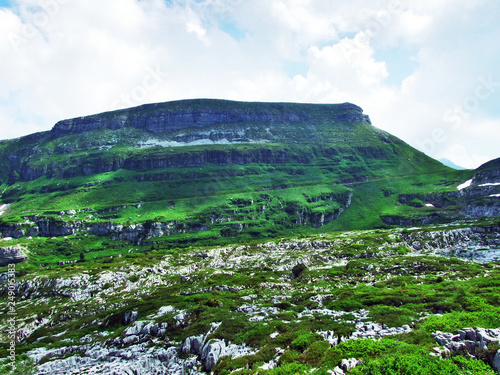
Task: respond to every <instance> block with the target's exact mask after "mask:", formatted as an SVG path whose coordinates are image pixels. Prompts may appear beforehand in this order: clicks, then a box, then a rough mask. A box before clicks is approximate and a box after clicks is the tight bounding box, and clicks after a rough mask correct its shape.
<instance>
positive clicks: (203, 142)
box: [137, 138, 266, 148]
mask: <svg viewBox="0 0 500 375" xmlns="http://www.w3.org/2000/svg"><path fill="white" fill-rule="evenodd" d="M239 143H266V141H265V140H259V141H255V140H248V141H229V140H228V139H226V138H223V139H219V140H216V141H212V140H211V139H198V140H196V141H191V142H177V141H162V140H160V139H153V138H150V139H148V140H147V141H145V142H140V143H138V144H137V146H138V147H141V148H149V147H157V146H160V147H184V146H206V145H230V144H239Z"/></svg>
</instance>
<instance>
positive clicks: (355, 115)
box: [0, 100, 467, 239]
mask: <svg viewBox="0 0 500 375" xmlns="http://www.w3.org/2000/svg"><path fill="white" fill-rule="evenodd" d="M466 174H467V172H462V173H460V172H456V171H452V170H451V169H448V168H447V167H444V166H443V165H442V164H441V163H439V162H436V161H435V160H433V159H431V158H429V157H427V156H426V155H424V154H423V153H421V152H419V151H417V150H415V149H413V148H412V147H410V146H408V145H407V144H405V143H404V142H402V141H401V140H399V139H397V138H396V137H394V136H392V135H390V134H388V133H386V132H384V131H382V130H379V129H377V128H375V127H374V126H372V125H371V123H370V121H369V119H368V117H367V116H365V115H363V113H362V110H361V109H360V108H359V107H357V106H354V105H352V104H348V103H345V104H338V105H313V104H294V103H245V102H231V101H220V100H192V101H180V102H169V103H161V104H156V105H148V106H142V107H137V108H133V109H128V110H122V111H115V112H110V113H105V114H100V115H94V116H87V117H84V118H79V119H73V120H66V121H62V122H60V123H58V124H56V126H55V127H54V128H53V130H52V131H51V132H46V133H39V134H34V135H31V136H28V137H24V138H19V139H15V140H7V141H2V142H1V143H0V204H5V205H8V206H6V207H8V208H7V209H6V210H5V213H4V216H2V221H3V223H4V226H3V228H4V232H5V233H4V234H6V235H9V236H11V235H14V236H15V237H17V236H20V235H21V233H24V234H25V235H27V234H28V233H29V232H30V229H31V228H33V227H35V229H34V232H32V234H39V235H50V236H52V235H54V234H56V232H57V230H53V229H50V230H48V231H44V230H43V228H42V227H40V225H39V221H40V220H49V221H51V223H56V224H54V225H59V226H60V227H61V226H65V225H70V226H73V227H74V228H73V229H72V230H70V232H74V231H76V230H79V229H78V228H77V227H78V225H80V224H74V223H75V222H79V223H81V222H85V223H87V224H95V223H100V222H101V223H102V222H113V223H121V224H125V225H132V224H134V223H140V224H146V225H150V224H148V223H152V222H154V223H163V224H164V225H173V226H174V227H175V228H177V229H174V230H170V231H169V233H170V234H176V233H187V236H188V237H193V233H199V235H198V237H201V238H210V239H216V238H224V237H228V236H235V235H242V236H243V237H244V238H246V239H251V238H255V237H261V238H262V237H266V236H275V235H283V234H287V233H288V234H290V233H293V232H301V231H306V232H307V231H317V230H322V229H321V228H323V230H332V229H344V228H345V229H351V228H352V229H362V228H372V227H377V226H383V225H385V224H384V222H383V221H382V219H381V215H384V214H398V213H403V214H412V212H413V211H415V210H414V208H411V207H410V208H408V207H398V206H400V205H399V204H398V203H397V196H398V193H401V192H405V193H411V192H420V191H427V192H428V191H443V190H446V189H452V188H453V184H458V183H459V182H461V181H462V180H463V178H465V175H466ZM462 176H464V177H462ZM67 212H71V213H72V215H71V216H67V215H66V216H64V215H62V216H61V214H60V213H63V214H64V213H67ZM16 223H17V224H18V227H16V228H13V227H12V225H15V224H16ZM19 223H24V224H23V225H24V226H23V227H22V228H20V227H19ZM68 223H69V224H68ZM9 226H10V227H9ZM83 226H84V225H83V224H81V225H80V227H83ZM5 228H10V231H9V230H6V229H5ZM318 228H320V229H318ZM19 229H21V230H22V232H20V231H19ZM174 232H175V233H174ZM61 233H65V232H64V231H62V232H61ZM145 236H146V237H148V235H147V234H146V235H145ZM143 237H144V236H143ZM195 237H196V236H195Z"/></svg>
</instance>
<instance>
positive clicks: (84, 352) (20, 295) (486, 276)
mask: <svg viewBox="0 0 500 375" xmlns="http://www.w3.org/2000/svg"><path fill="white" fill-rule="evenodd" d="M499 196H500V159H497V160H492V161H491V162H489V163H486V164H484V165H483V166H481V167H480V168H478V169H476V170H463V171H459V170H454V169H450V168H448V167H446V166H444V165H443V164H442V163H440V162H438V161H436V160H434V159H432V158H430V157H428V156H426V155H425V154H423V153H421V152H419V151H418V150H415V149H414V148H412V147H410V146H409V145H407V144H406V143H405V142H403V141H402V140H400V139H398V138H396V137H394V136H392V135H391V134H388V133H387V132H385V131H382V130H380V129H377V128H376V127H374V126H373V125H372V124H371V121H370V119H369V117H368V116H367V115H366V114H364V113H363V110H362V109H361V108H360V107H358V106H356V105H354V104H350V103H342V104H298V103H250V102H233V101H227V100H208V99H198V100H183V101H175V102H167V103H159V104H149V105H144V106H140V107H136V108H130V109H125V110H119V111H114V112H107V113H102V114H97V115H92V116H85V117H80V118H75V119H69V120H64V121H61V122H58V123H57V124H55V125H54V127H53V128H52V130H50V131H47V132H42V133H36V134H32V135H29V136H26V137H22V138H18V139H11V140H4V141H0V312H2V314H0V373H5V374H14V373H16V374H17V373H26V374H37V375H46V374H51V375H59V374H60V375H63V374H68V373H85V374H111V373H113V374H119V375H122V374H123V375H124V374H132V373H133V374H137V375H150V374H159V375H167V374H168V375H174V374H175V375H181V374H187V373H189V374H192V375H202V374H208V373H212V374H214V375H228V374H233V373H234V374H248V375H250V374H269V375H280V374H313V375H320V374H329V373H333V374H337V375H342V374H346V373H349V374H382V375H388V374H396V375H402V374H410V375H416V374H422V373H423V374H440V373H445V372H446V373H448V372H449V373H451V374H458V375H465V374H479V375H492V374H494V371H499V370H500V351H499V350H498V349H499V343H500V329H499V327H500V307H499V298H498V285H500V268H499V267H498V262H499V261H500V251H499V250H498V249H500V225H499V218H500V203H499V202H500V200H499ZM13 316H15V319H12V317H13ZM14 334H15V335H14ZM13 347H15V355H12V356H11V353H12V352H13V351H12V348H13ZM12 364H14V365H15V366H16V370H15V371H14V370H13V369H12Z"/></svg>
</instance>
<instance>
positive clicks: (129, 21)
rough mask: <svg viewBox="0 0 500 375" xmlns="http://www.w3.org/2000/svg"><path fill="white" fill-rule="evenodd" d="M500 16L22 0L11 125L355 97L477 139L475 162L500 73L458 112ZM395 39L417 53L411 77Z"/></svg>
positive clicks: (407, 123) (0, 74)
mask: <svg viewBox="0 0 500 375" xmlns="http://www.w3.org/2000/svg"><path fill="white" fill-rule="evenodd" d="M40 4H52V8H47V7H45V9H43V7H42V8H41V7H39V6H38V7H37V5H40ZM54 4H55V5H54ZM499 16H500V9H498V7H497V6H496V4H495V3H494V2H492V1H489V0H480V1H476V2H473V3H472V2H470V1H467V0H453V1H452V0H442V1H439V2H436V1H431V0H421V1H418V2H409V1H406V0H353V1H350V2H345V1H343V0H342V1H341V0H315V1H312V0H276V1H271V2H270V1H267V0H255V1H251V2H250V1H243V0H186V1H180V0H172V1H168V2H165V1H164V0H141V1H139V0H105V4H104V3H103V2H102V1H97V0H88V1H85V2H83V1H75V0H51V1H50V2H45V1H41V0H18V1H17V2H16V6H15V8H13V9H12V10H9V9H7V10H5V9H0V82H2V90H1V91H0V132H1V136H0V137H1V138H9V137H14V136H19V135H23V134H27V133H30V132H34V131H37V130H46V129H49V128H50V127H51V126H52V125H53V124H54V123H55V122H56V121H58V120H60V119H63V118H68V117H74V116H80V115H84V114H91V113H97V112H102V111H106V110H110V109H115V108H118V107H127V106H131V105H139V104H142V103H146V102H155V101H166V100H175V99H182V98H192V97H216V98H227V99H236V100H264V101H287V100H288V101H301V102H322V103H324V102H343V101H352V102H354V103H356V104H359V105H361V106H362V107H363V108H364V109H365V112H366V113H368V114H369V115H370V117H371V118H372V121H373V123H374V125H375V126H377V127H381V128H384V129H386V130H388V131H390V132H392V133H394V134H395V135H397V136H399V137H400V138H403V139H404V140H405V141H407V142H408V143H410V144H412V145H413V146H416V147H419V148H420V149H423V150H424V151H426V152H428V153H429V154H431V155H432V156H436V157H438V156H440V155H445V154H446V155H452V154H453V155H458V154H459V153H460V152H461V151H463V150H462V149H460V148H459V147H458V146H457V145H460V147H465V148H466V150H467V154H468V155H472V156H470V157H468V159H467V160H466V162H467V163H470V165H472V163H477V162H479V160H481V161H482V160H483V159H484V158H494V157H498V156H500V155H498V146H497V145H496V143H495V142H494V141H493V140H498V139H500V126H499V125H500V110H499V109H498V108H497V107H496V105H495V103H497V102H498V99H499V98H500V86H499V88H497V87H495V88H494V90H492V92H491V95H490V96H489V97H488V98H487V99H481V100H479V101H478V105H477V106H476V107H477V108H475V109H474V111H466V115H467V116H466V117H464V118H463V121H462V123H461V124H460V126H454V125H456V124H453V123H451V122H450V121H446V120H445V119H446V117H445V115H446V114H447V113H448V112H447V111H449V110H450V109H453V108H455V107H456V106H457V105H458V106H460V105H462V106H463V105H464V103H467V100H468V99H470V97H471V95H472V97H473V98H474V95H475V93H476V88H477V85H478V82H480V79H481V77H483V78H485V77H486V78H488V77H490V76H491V77H493V79H495V80H498V81H500V68H499V67H498V64H497V62H498V61H499V60H500V51H499V50H498V49H496V48H495V47H494V46H495V45H496V43H497V41H498V40H499V38H500V27H499V26H498V25H497V24H498V22H497V19H498V17H499ZM228 25H231V27H232V28H234V29H235V30H238V31H239V35H238V36H235V35H232V34H231V28H228V27H227V26H228ZM390 49H393V50H396V51H398V54H399V55H400V56H401V55H402V56H407V58H406V59H405V60H404V61H401V62H400V63H401V64H407V63H408V61H414V62H413V64H414V65H412V66H409V70H408V76H407V77H405V79H402V80H401V82H400V83H399V84H395V82H393V81H391V83H390V84H389V83H388V77H390V76H391V69H392V68H391V67H393V66H394V65H395V64H396V65H397V64H398V61H384V60H383V58H381V57H380V56H386V55H387V53H386V52H387V51H389V50H390ZM379 52H384V53H386V54H384V53H382V54H379ZM389 55H390V54H389ZM288 63H296V64H299V65H300V66H301V67H302V69H301V70H302V71H300V72H298V73H297V74H295V75H294V76H289V74H290V72H289V71H287V70H286V66H287V64H288ZM396 83H397V82H396ZM469 103H472V102H469ZM448 114H450V113H448ZM459 151H460V152H459ZM456 158H457V157H455V160H456ZM450 159H452V158H451V157H450ZM452 160H453V159H452ZM458 164H460V163H458Z"/></svg>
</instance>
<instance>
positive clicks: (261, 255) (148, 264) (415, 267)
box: [1, 223, 500, 374]
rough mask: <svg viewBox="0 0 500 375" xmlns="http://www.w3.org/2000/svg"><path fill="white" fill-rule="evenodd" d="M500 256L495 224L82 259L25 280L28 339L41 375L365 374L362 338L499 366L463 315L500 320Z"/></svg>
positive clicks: (18, 284)
mask: <svg viewBox="0 0 500 375" xmlns="http://www.w3.org/2000/svg"><path fill="white" fill-rule="evenodd" d="M499 259H500V225H498V224H493V223H492V224H489V225H483V226H475V227H460V226H457V227H455V228H453V227H448V228H437V227H436V228H435V229H432V228H431V229H426V230H423V229H421V228H412V229H409V230H401V229H398V230H385V231H384V230H377V231H367V232H346V233H340V234H336V235H333V234H332V235H322V236H319V237H316V238H302V239H295V240H281V241H272V242H267V243H258V244H253V245H250V244H249V245H240V246H238V245H233V246H225V247H216V248H197V249H190V250H182V251H178V252H175V253H172V254H167V255H165V254H159V253H156V254H155V253H154V252H153V253H150V254H149V255H142V256H134V257H131V256H129V257H127V256H123V257H118V258H110V259H109V260H108V261H105V262H99V263H97V264H92V265H91V264H89V262H80V263H75V264H72V265H69V266H67V267H65V268H63V269H60V270H58V271H55V272H50V271H49V270H47V272H46V274H45V275H35V276H33V277H32V276H30V275H26V276H23V277H21V278H19V279H16V281H15V293H16V296H17V298H18V301H19V302H18V303H17V305H16V309H17V313H18V316H17V319H16V321H17V340H18V344H17V345H18V348H19V350H22V352H23V353H24V357H23V358H25V359H24V361H25V362H26V363H31V365H30V366H32V368H33V369H34V370H35V371H34V373H36V374H83V373H86V374H111V373H114V374H185V373H191V374H197V373H205V372H210V371H212V372H214V373H217V374H225V373H230V372H234V371H240V372H242V371H243V372H245V371H246V372H248V371H251V372H265V371H268V372H270V373H272V371H277V370H278V369H287V368H290V369H295V370H297V371H306V369H309V370H307V371H310V370H313V369H314V368H322V369H326V370H330V371H331V372H332V373H333V374H343V373H351V372H352V371H362V372H360V373H365V372H363V371H365V370H366V369H367V368H369V366H370V364H372V365H373V363H376V361H377V355H376V354H375V355H373V354H372V353H368V352H365V349H366V348H365V349H361V347H360V348H357V349H356V348H354V349H353V348H352V345H354V344H353V343H358V344H356V345H382V346H383V345H396V343H397V345H403V343H404V344H405V345H412V344H410V343H413V345H415V344H414V342H415V341H417V342H419V346H415V348H417V347H418V350H423V351H426V353H425V355H423V354H422V356H423V357H424V358H426V357H428V358H429V359H428V360H429V361H430V360H431V359H432V358H438V357H439V358H442V359H440V361H453V359H449V358H456V357H457V356H459V357H460V358H463V359H464V360H466V358H468V359H467V361H469V362H471V363H473V364H474V365H475V366H478V365H479V364H484V366H486V367H485V368H483V369H482V370H480V371H483V372H479V373H489V372H488V370H487V368H489V367H488V365H486V364H485V363H489V364H490V365H491V366H493V368H495V369H496V370H497V371H498V369H499V366H498V365H499V361H500V354H496V350H497V349H493V348H495V345H498V341H499V340H500V334H499V332H500V331H499V330H496V329H492V328H498V327H479V328H473V327H477V326H479V324H477V325H476V322H474V319H473V318H468V317H467V316H468V315H467V313H455V312H453V311H454V310H456V309H457V307H459V306H460V308H461V309H464V311H469V314H471V317H474V316H475V315H474V314H481V309H483V308H485V306H486V307H487V309H486V310H485V311H484V314H485V315H488V310H489V309H493V310H492V311H491V313H493V311H495V314H496V307H495V305H496V304H495V303H494V302H493V300H492V298H493V299H495V298H497V296H498V295H497V293H496V291H495V290H494V289H491V288H492V287H493V285H495V283H496V282H497V281H496V280H498V282H500V268H499V266H497V265H496V262H498V260H499ZM3 277H4V279H5V278H6V277H7V275H4V276H3ZM489 280H490V281H489ZM489 283H491V285H492V286H490V285H489ZM483 284H484V285H483ZM450 292H451V293H450ZM1 293H2V295H3V296H6V295H7V293H8V284H7V283H4V287H3V290H2V292H1ZM457 293H458V294H457ZM461 293H462V298H464V300H463V301H462V300H461V301H458V300H457V295H460V294H461ZM475 304H477V306H476V305H475ZM2 309H3V310H4V311H6V309H7V306H6V304H5V303H3V306H2ZM454 314H459V315H460V314H465V315H463V316H458V317H454V318H455V319H456V321H454V322H453V323H450V322H449V321H448V319H449V318H447V317H448V316H452V315H454ZM470 319H472V320H470ZM482 319H483V318H482ZM488 319H489V320H487V321H488V322H489V323H490V324H495V323H497V324H498V318H497V316H490V317H489V318H488ZM462 321H467V322H470V323H474V324H469V325H464V326H462V325H461V324H463V323H462ZM477 323H484V322H481V319H478V321H477ZM450 327H453V328H454V327H456V328H455V330H454V332H456V334H451V333H450V334H447V333H442V332H444V331H446V328H450ZM438 328H441V330H439V329H438ZM487 328H491V329H489V330H488V329H487ZM458 329H462V330H461V331H457V330H458ZM2 332H4V333H5V332H8V325H7V322H6V321H3V326H2ZM374 340H375V341H374ZM379 340H381V341H379ZM367 341H370V342H372V344H361V343H365V342H367ZM377 343H378V344H377ZM422 343H423V344H424V345H422ZM425 348H427V349H425ZM372 349H373V348H372ZM407 349H408V348H406V350H407ZM379 351H381V353H379V355H380V354H382V353H383V350H382V349H379ZM489 351H490V352H491V354H489V355H487V353H489ZM313 352H314V353H315V354H314V355H313ZM329 353H330V354H329ZM485 353H486V354H485ZM334 354H335V355H334ZM326 356H329V357H331V358H330V359H331V360H330V361H328V358H326ZM452 363H453V362H452ZM292 364H293V366H295V367H293V366H292ZM386 365H387V366H390V364H386ZM297 366H298V367H297ZM471 366H472V365H471ZM354 367H356V368H358V370H354ZM477 368H479V367H477ZM245 369H246V370H245ZM295 370H293V371H295ZM283 371H287V370H283ZM290 371H292V370H290ZM478 371H479V370H478ZM276 373H281V372H276ZM353 373H355V372H353Z"/></svg>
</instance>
